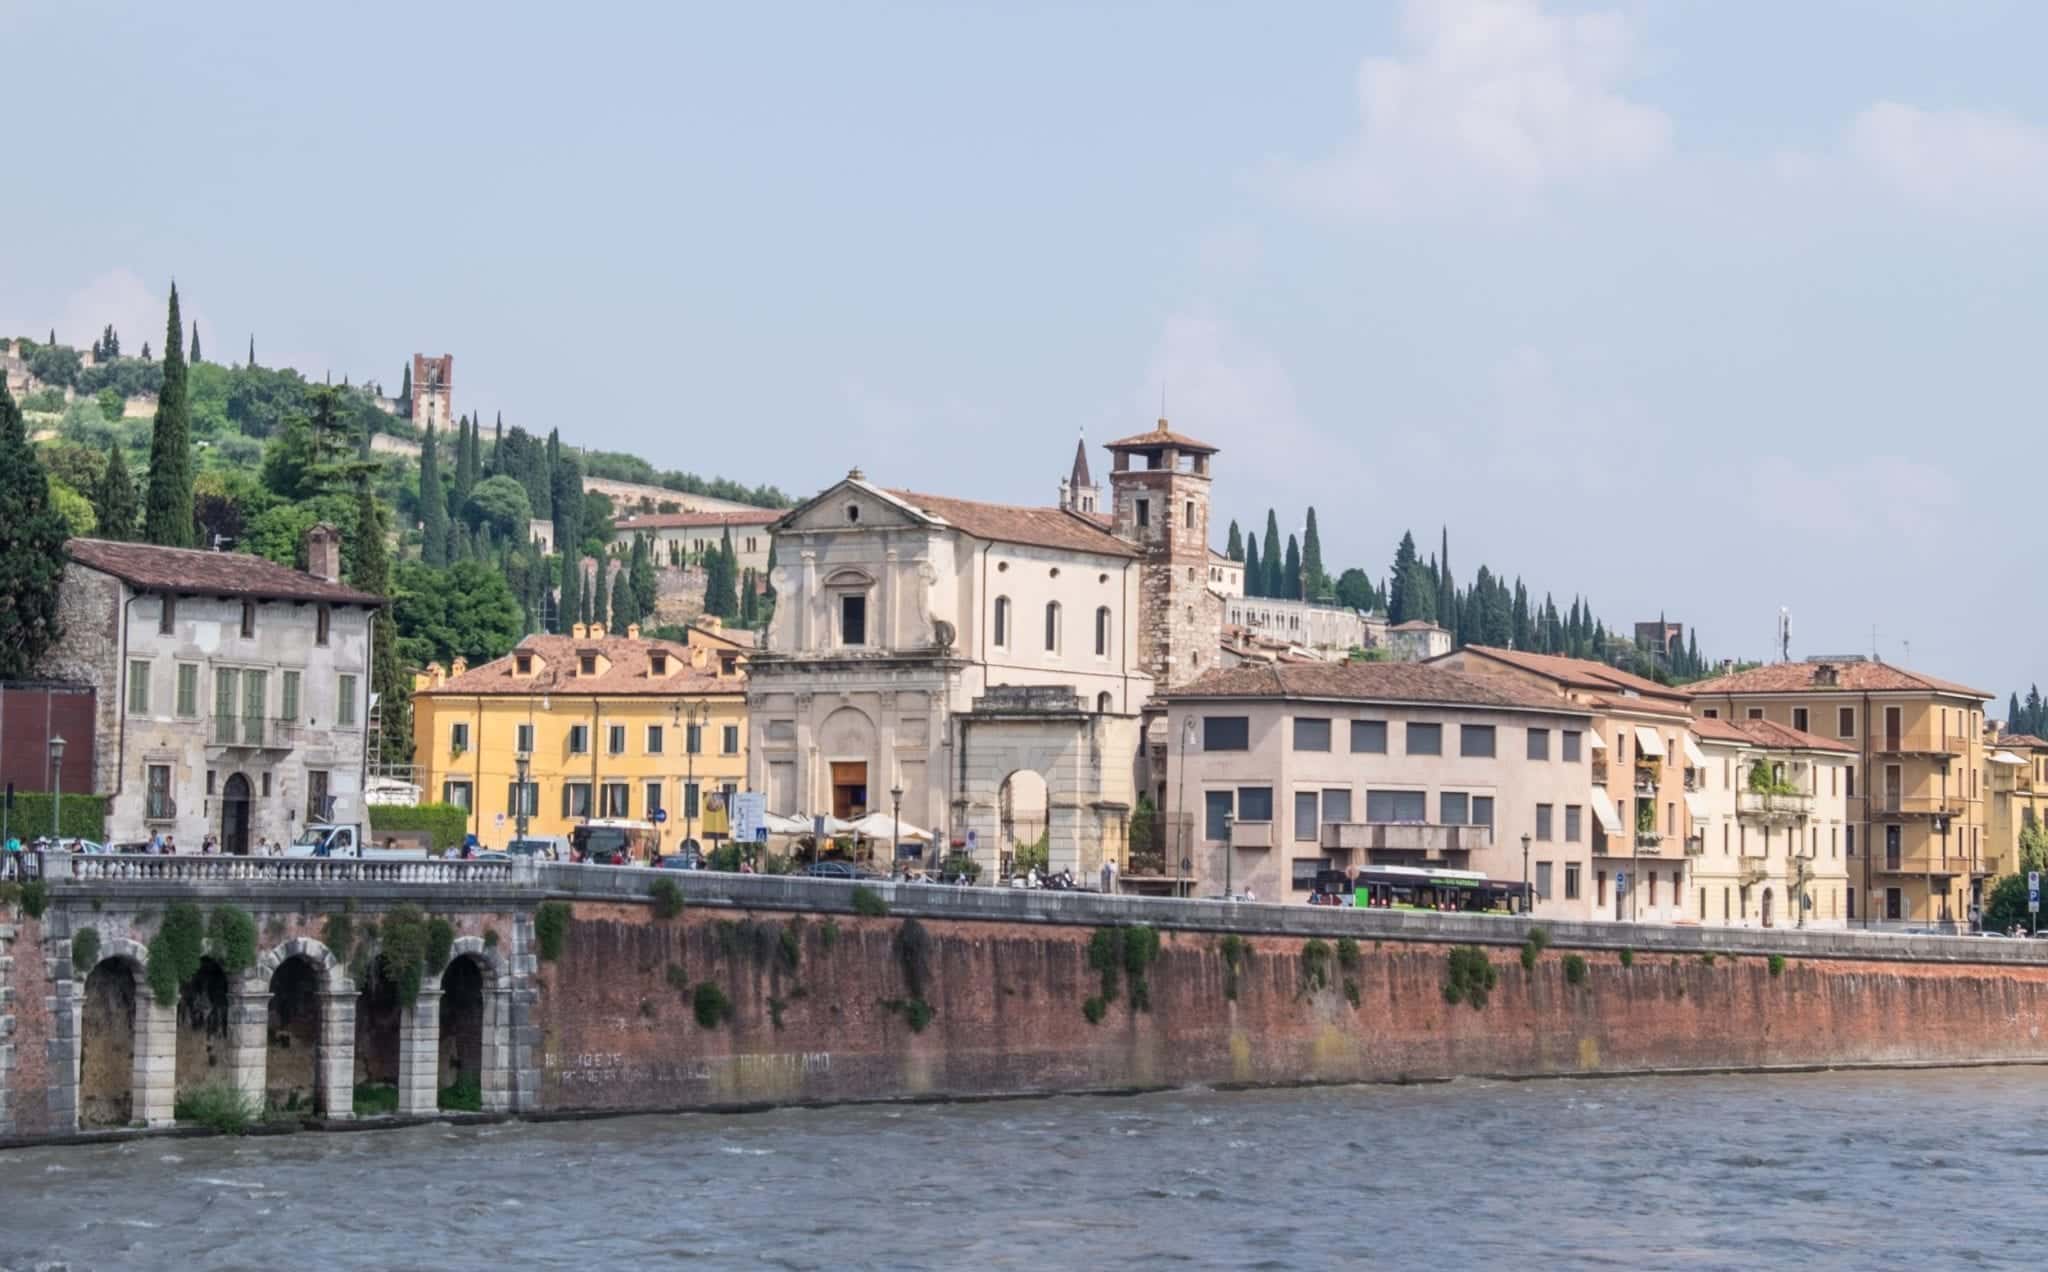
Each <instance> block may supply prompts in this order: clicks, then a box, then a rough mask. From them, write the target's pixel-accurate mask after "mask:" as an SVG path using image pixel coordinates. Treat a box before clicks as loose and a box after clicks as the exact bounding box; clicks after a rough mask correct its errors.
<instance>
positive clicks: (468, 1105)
mask: <svg viewBox="0 0 2048 1272" xmlns="http://www.w3.org/2000/svg"><path fill="white" fill-rule="evenodd" d="M488 974H489V973H488V972H487V970H486V969H485V967H484V965H483V962H482V960H480V959H478V958H477V957H476V956H474V955H469V954H465V955H463V956H462V957H460V958H457V959H456V960H455V961H454V962H452V963H450V964H448V970H447V971H445V972H442V973H441V1055H440V1059H439V1062H438V1065H439V1067H438V1073H439V1077H438V1078H437V1079H436V1083H435V1086H436V1089H437V1090H439V1091H440V1093H441V1096H440V1106H441V1107H442V1108H444V1109H451V1110H460V1111H464V1112H471V1113H475V1112H481V1111H482V1109H483V1072H484V985H485V982H486V978H487V976H488Z"/></svg>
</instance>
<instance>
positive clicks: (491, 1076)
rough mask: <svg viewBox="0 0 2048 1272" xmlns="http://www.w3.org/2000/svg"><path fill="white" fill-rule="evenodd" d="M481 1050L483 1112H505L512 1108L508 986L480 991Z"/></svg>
mask: <svg viewBox="0 0 2048 1272" xmlns="http://www.w3.org/2000/svg"><path fill="white" fill-rule="evenodd" d="M483 1035H484V1049H483V1055H482V1057H481V1061H480V1063H481V1068H482V1072H481V1073H480V1074H478V1075H477V1076H478V1078H479V1080H480V1081H481V1084H482V1087H483V1097H484V1112H486V1113H506V1112H510V1111H511V1110H512V1108H513V1107H514V1100H513V1095H514V1085H515V1084H514V1079H513V1072H512V988H511V986H509V985H501V986H493V987H490V988H487V989H485V990H484V1028H483Z"/></svg>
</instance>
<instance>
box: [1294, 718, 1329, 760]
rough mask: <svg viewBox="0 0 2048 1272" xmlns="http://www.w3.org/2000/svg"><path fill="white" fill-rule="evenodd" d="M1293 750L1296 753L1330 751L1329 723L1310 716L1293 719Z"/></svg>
mask: <svg viewBox="0 0 2048 1272" xmlns="http://www.w3.org/2000/svg"><path fill="white" fill-rule="evenodd" d="M1294 749H1295V750H1297V751H1327V750H1329V749H1330V722H1329V721H1328V720H1325V719H1316V718H1314V717H1312V716H1296V717H1294Z"/></svg>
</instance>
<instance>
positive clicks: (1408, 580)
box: [1387, 531, 1436, 623]
mask: <svg viewBox="0 0 2048 1272" xmlns="http://www.w3.org/2000/svg"><path fill="white" fill-rule="evenodd" d="M1387 592H1388V596H1387V621H1388V622H1390V623H1409V622H1415V621H1417V620H1421V621H1423V622H1434V621H1436V582H1435V580H1433V579H1432V578H1431V577H1430V574H1429V570H1428V569H1427V568H1425V567H1424V566H1423V564H1422V559H1421V556H1420V555H1419V554H1418V553H1417V552H1416V550H1415V536H1414V535H1413V534H1409V533H1407V532H1405V531H1404V532H1403V533H1402V535H1401V542H1400V545H1399V546H1398V547H1396V548H1395V549H1394V571H1393V574H1392V576H1391V577H1390V578H1388V580H1387Z"/></svg>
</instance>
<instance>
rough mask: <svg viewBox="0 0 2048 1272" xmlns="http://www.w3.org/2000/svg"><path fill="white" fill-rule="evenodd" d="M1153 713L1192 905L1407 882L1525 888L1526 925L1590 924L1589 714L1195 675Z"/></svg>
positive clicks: (1382, 668)
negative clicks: (1320, 875) (1335, 878)
mask: <svg viewBox="0 0 2048 1272" xmlns="http://www.w3.org/2000/svg"><path fill="white" fill-rule="evenodd" d="M1167 713H1168V718H1167V724H1168V734H1167V736H1168V737H1170V738H1173V739H1176V741H1175V743H1174V745H1172V746H1171V747H1169V748H1168V751H1167V757H1168V758H1167V784H1166V792H1167V799H1168V800H1169V801H1172V802H1174V803H1176V804H1177V805H1178V808H1179V809H1184V810H1186V811H1187V812H1188V813H1189V814H1191V815H1192V816H1191V820H1192V823H1193V831H1192V835H1193V841H1194V842H1193V845H1192V849H1191V852H1190V858H1191V861H1192V865H1193V874H1194V876H1195V885H1194V891H1195V892H1196V893H1197V894H1198V895H1213V894H1215V893H1216V892H1218V891H1220V890H1221V889H1222V888H1223V887H1224V885H1225V883H1226V881H1228V883H1229V884H1230V885H1231V886H1233V887H1235V888H1236V889H1237V890H1239V891H1245V890H1247V889H1248V890H1250V891H1251V892H1252V893H1253V894H1254V895H1255V896H1257V897H1258V898H1259V899H1260V900H1278V901H1288V900H1301V899H1302V898H1303V897H1305V896H1306V895H1307V893H1308V891H1309V889H1310V887H1311V885H1312V884H1313V882H1314V879H1315V875H1316V872H1317V871H1319V870H1326V869H1343V870H1348V869H1357V868H1361V867H1365V866H1387V865H1395V866H1416V867H1425V868H1446V869H1457V870H1473V871H1479V872H1482V873H1484V874H1485V875H1486V876H1487V877H1488V878H1489V879H1498V880H1506V881H1510V882H1519V881H1521V880H1522V879H1524V878H1525V877H1526V878H1527V879H1528V881H1529V882H1530V883H1531V884H1532V885H1533V887H1534V890H1535V895H1536V900H1535V908H1534V912H1535V913H1536V914H1537V915H1539V916H1544V917H1551V918H1558V919H1584V918H1589V917H1593V914H1594V907H1593V903H1592V891H1591V881H1592V871H1591V866H1592V858H1591V837H1592V834H1593V817H1592V810H1591V808H1590V806H1589V804H1588V799H1587V792H1588V778H1587V769H1588V765H1589V764H1590V762H1591V761H1590V757H1591V755H1592V752H1591V750H1590V748H1589V746H1588V738H1589V732H1588V731H1589V729H1590V727H1591V723H1592V713H1591V712H1590V711H1589V710H1587V709H1585V708H1582V707H1580V706H1577V705H1575V704H1573V703H1571V702H1568V701H1565V700H1564V699H1562V698H1560V697H1559V696H1557V695H1556V694H1554V693H1550V692H1547V691H1544V690H1541V689H1536V688H1530V687H1525V686H1522V685H1519V684H1515V683H1512V682H1509V681H1505V680H1501V679H1490V678H1482V677H1477V676H1470V675H1466V674H1463V673H1460V672H1457V671H1453V670H1450V669H1447V668H1442V667H1432V666H1428V665H1423V664H1412V663H1344V664H1329V663H1279V664H1275V665H1272V666H1265V667H1251V666H1246V667H1234V668H1228V669H1219V670H1214V671H1211V672H1208V673H1207V674H1205V675H1203V676H1201V677H1199V678H1197V679H1196V680H1194V681H1193V682H1191V683H1190V684H1188V685H1186V686H1184V687H1182V688H1180V689H1178V690H1176V691H1174V692H1173V693H1172V694H1170V695H1169V696H1168V698H1167ZM1182 739H1185V741H1186V745H1185V746H1183V745H1182V742H1181V740H1182ZM1166 811H1168V812H1169V813H1171V812H1174V811H1176V809H1175V808H1174V807H1171V806H1170V807H1169V808H1168V809H1167V810H1166ZM1525 837H1526V843H1525ZM1525 870H1526V872H1527V873H1526V875H1525V873H1524V872H1525Z"/></svg>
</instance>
